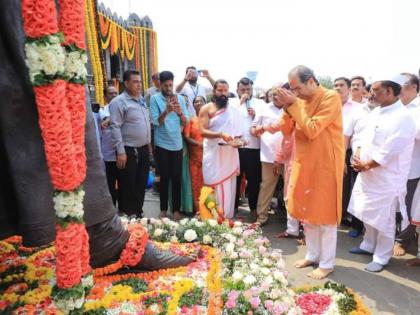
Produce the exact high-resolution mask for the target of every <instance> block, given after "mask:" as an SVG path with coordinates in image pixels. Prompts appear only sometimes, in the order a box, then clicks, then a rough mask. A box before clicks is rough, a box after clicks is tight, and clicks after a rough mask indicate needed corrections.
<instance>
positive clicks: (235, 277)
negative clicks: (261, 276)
mask: <svg viewBox="0 0 420 315" xmlns="http://www.w3.org/2000/svg"><path fill="white" fill-rule="evenodd" d="M242 278H243V275H242V273H241V272H240V271H238V270H236V271H235V272H234V273H233V275H232V280H233V281H235V282H238V281H241V280H242Z"/></svg>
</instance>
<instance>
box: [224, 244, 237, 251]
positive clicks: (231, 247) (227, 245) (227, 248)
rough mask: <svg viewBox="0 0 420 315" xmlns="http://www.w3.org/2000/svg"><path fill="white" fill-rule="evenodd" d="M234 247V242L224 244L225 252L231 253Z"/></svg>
mask: <svg viewBox="0 0 420 315" xmlns="http://www.w3.org/2000/svg"><path fill="white" fill-rule="evenodd" d="M234 249H235V244H233V243H228V244H226V252H227V253H232V252H233V251H234Z"/></svg>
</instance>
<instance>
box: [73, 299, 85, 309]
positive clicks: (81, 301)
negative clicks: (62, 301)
mask: <svg viewBox="0 0 420 315" xmlns="http://www.w3.org/2000/svg"><path fill="white" fill-rule="evenodd" d="M84 301H85V299H84V298H83V299H78V300H76V301H75V302H74V306H75V308H81V307H82V305H83V302H84Z"/></svg>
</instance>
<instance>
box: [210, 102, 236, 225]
mask: <svg viewBox="0 0 420 315" xmlns="http://www.w3.org/2000/svg"><path fill="white" fill-rule="evenodd" d="M208 129H209V130H211V131H214V132H224V133H227V134H228V135H230V136H240V135H241V132H242V128H241V121H240V115H239V114H238V113H237V110H236V109H234V108H233V107H232V106H229V105H228V107H227V108H226V109H221V110H219V111H218V112H216V113H215V114H214V115H213V116H212V117H210V119H209V126H208ZM221 144H223V145H221ZM202 169H203V179H204V184H205V185H206V186H210V187H213V188H214V190H215V192H216V201H217V203H218V205H219V206H221V207H222V208H223V210H224V214H225V217H226V218H229V219H230V218H232V217H233V215H234V212H235V194H236V176H237V175H238V174H239V154H238V149H236V148H233V147H231V146H229V145H226V143H225V142H224V141H223V140H222V139H221V138H216V139H204V143H203V166H202Z"/></svg>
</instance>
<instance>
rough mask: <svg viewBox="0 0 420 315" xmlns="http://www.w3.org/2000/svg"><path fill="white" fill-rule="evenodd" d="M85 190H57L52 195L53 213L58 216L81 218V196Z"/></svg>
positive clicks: (61, 217) (62, 217)
mask: <svg viewBox="0 0 420 315" xmlns="http://www.w3.org/2000/svg"><path fill="white" fill-rule="evenodd" d="M84 196H85V191H84V190H83V189H78V190H75V191H70V192H63V191H60V192H57V193H56V194H55V196H54V197H53V201H54V209H55V214H56V216H57V217H58V218H60V219H64V218H66V217H71V218H75V219H78V220H81V219H83V197H84Z"/></svg>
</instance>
